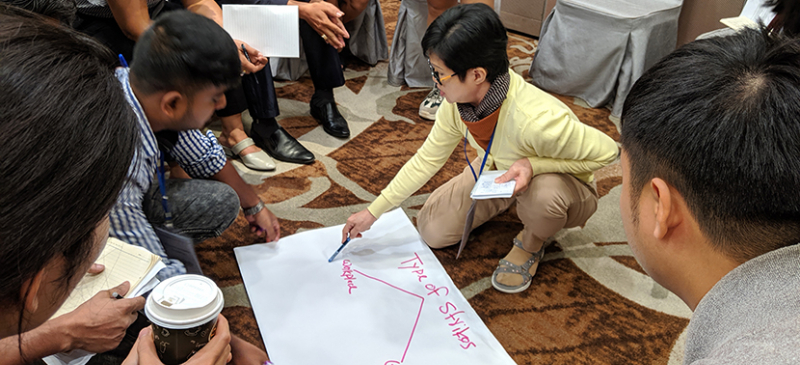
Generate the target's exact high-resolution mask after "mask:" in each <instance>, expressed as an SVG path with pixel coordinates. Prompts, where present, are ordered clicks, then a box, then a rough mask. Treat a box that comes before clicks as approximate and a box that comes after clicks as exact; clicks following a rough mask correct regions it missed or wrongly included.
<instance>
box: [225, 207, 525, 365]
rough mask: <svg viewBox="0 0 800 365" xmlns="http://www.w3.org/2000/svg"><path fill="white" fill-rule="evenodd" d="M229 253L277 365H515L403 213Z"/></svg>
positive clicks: (395, 212)
mask: <svg viewBox="0 0 800 365" xmlns="http://www.w3.org/2000/svg"><path fill="white" fill-rule="evenodd" d="M341 231H342V226H336V227H328V228H321V229H317V230H313V231H306V232H302V233H297V234H294V235H291V236H289V237H284V238H281V239H280V241H279V242H278V243H277V244H276V243H269V244H256V245H252V246H245V247H237V248H235V249H234V252H235V254H236V259H237V261H238V263H239V269H240V271H241V273H242V278H243V279H244V285H245V288H246V289H247V293H248V296H249V297H250V302H251V305H252V307H253V311H254V312H255V317H256V321H257V322H258V327H259V329H260V331H261V336H262V337H263V338H264V344H265V346H266V347H267V351H268V352H269V355H270V359H272V361H273V362H274V363H276V364H378V365H399V364H406V365H413V364H459V365H469V364H476V365H478V364H480V365H486V364H493V365H498V364H500V365H502V364H514V361H513V360H512V359H511V357H510V356H509V355H508V354H507V353H506V352H505V350H504V349H503V347H502V346H501V345H500V343H499V342H498V341H497V339H496V338H495V337H494V336H493V335H492V333H491V332H490V331H489V329H488V328H487V327H486V325H484V323H483V322H482V321H481V319H480V317H478V315H477V314H476V313H475V311H474V310H473V309H472V307H470V305H469V303H468V302H467V300H466V299H465V298H464V297H463V296H462V295H461V292H460V291H459V290H458V289H457V288H456V286H455V285H454V284H453V282H452V280H451V279H450V277H449V276H448V275H447V273H446V272H445V270H444V268H443V267H442V265H441V264H440V263H439V261H438V260H437V259H436V257H435V256H434V255H433V253H432V252H431V250H430V249H429V248H428V246H427V245H425V244H424V243H423V242H422V240H421V239H420V237H419V233H417V230H416V229H415V228H414V226H413V225H412V224H411V221H410V220H409V219H408V217H406V215H405V213H404V212H403V211H402V210H401V209H397V210H394V211H392V212H389V213H386V214H384V215H383V216H381V218H380V219H379V220H378V221H377V222H375V224H374V225H373V227H372V229H371V230H369V231H368V232H366V233H364V237H363V238H359V239H354V240H353V241H352V242H350V243H349V244H348V245H347V247H345V249H344V250H343V251H342V252H341V253H340V254H339V256H337V258H336V259H335V260H334V261H333V262H332V263H328V258H329V257H330V256H331V254H333V252H334V251H336V249H337V248H338V247H339V243H340V240H341Z"/></svg>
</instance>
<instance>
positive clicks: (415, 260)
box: [398, 252, 428, 283]
mask: <svg viewBox="0 0 800 365" xmlns="http://www.w3.org/2000/svg"><path fill="white" fill-rule="evenodd" d="M417 264H419V265H417ZM400 265H407V266H400V267H398V269H418V270H412V271H411V272H412V273H414V274H417V281H419V282H420V283H421V282H422V279H425V278H427V277H428V276H427V275H423V273H424V270H423V269H422V265H423V264H422V259H421V258H419V255H418V254H417V253H416V252H414V258H413V259H408V260H405V261H403V262H401V263H400Z"/></svg>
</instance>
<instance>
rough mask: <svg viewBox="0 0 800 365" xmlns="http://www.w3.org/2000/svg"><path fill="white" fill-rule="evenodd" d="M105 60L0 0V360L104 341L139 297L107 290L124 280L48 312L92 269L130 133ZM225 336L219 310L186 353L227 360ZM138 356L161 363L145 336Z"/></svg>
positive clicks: (102, 51)
mask: <svg viewBox="0 0 800 365" xmlns="http://www.w3.org/2000/svg"><path fill="white" fill-rule="evenodd" d="M50 65H58V67H53V68H48V67H50ZM115 66H116V57H115V56H114V55H113V54H111V53H110V52H109V51H108V50H107V49H106V48H105V47H103V46H101V45H100V44H99V43H96V42H95V41H92V40H90V39H89V38H87V37H85V36H83V35H81V34H79V33H77V32H74V31H72V30H69V29H67V28H65V27H62V26H57V25H54V24H53V23H52V22H50V21H48V20H47V19H46V18H44V17H41V16H37V15H36V14H33V13H30V12H27V11H24V10H21V9H18V8H15V7H12V6H8V5H5V4H0V90H3V92H2V93H0V135H2V136H5V137H6V139H5V140H4V143H3V144H0V155H2V156H3V157H4V158H3V159H2V161H0V242H1V243H2V244H0V278H2V280H0V307H2V308H3V309H4V310H3V311H0V364H25V363H30V362H31V361H32V360H35V359H38V358H41V357H44V356H47V355H51V354H54V353H57V352H62V351H68V350H71V349H73V348H82V349H85V350H89V351H92V350H94V351H99V350H98V349H102V348H105V349H108V348H110V347H114V346H116V344H117V343H119V341H120V339H121V338H122V335H123V333H124V329H125V328H126V327H127V326H128V325H129V324H130V323H131V322H132V321H133V318H135V316H136V314H135V311H136V310H138V309H140V308H141V307H142V306H143V305H144V298H141V297H139V298H131V299H116V298H113V292H114V291H116V292H117V294H120V293H125V292H127V290H128V288H129V284H127V283H125V284H122V285H120V286H119V287H117V288H113V289H111V290H107V291H101V292H100V293H98V294H97V295H95V296H94V297H93V298H92V299H91V300H90V301H89V302H87V303H86V304H84V306H87V305H88V306H87V307H84V308H83V309H81V308H79V309H78V310H76V312H78V311H82V312H81V313H83V314H81V315H75V316H72V317H69V318H72V319H73V320H70V321H65V320H59V318H62V317H66V315H65V316H62V317H59V318H57V319H54V320H48V319H49V318H50V317H52V315H53V314H54V313H55V312H56V310H57V309H58V308H59V307H60V306H61V305H62V304H63V303H64V301H65V300H66V299H67V297H68V296H69V295H70V293H71V291H72V290H73V289H74V288H75V286H76V285H77V284H78V282H79V281H80V279H81V278H83V276H84V275H85V274H86V273H87V272H89V273H91V272H97V271H99V270H102V268H101V267H97V266H96V265H93V262H94V261H95V260H96V258H97V257H98V255H99V254H100V252H101V251H102V249H103V247H104V245H105V241H106V238H107V237H108V229H109V228H108V227H109V222H108V212H109V210H110V209H111V206H112V205H113V204H114V202H115V201H116V198H117V196H118V194H119V192H120V189H121V188H122V184H123V181H124V178H125V175H126V173H127V171H128V163H129V162H130V160H131V159H132V158H133V155H134V150H135V148H136V145H137V143H138V138H137V129H136V128H137V127H136V120H135V116H134V115H133V113H132V111H131V110H130V108H129V107H128V106H127V102H126V100H125V97H124V95H123V93H122V90H121V89H120V88H119V83H118V81H117V79H116V78H115V77H114V73H113V70H114V67H115ZM76 95H79V96H80V97H79V98H76V97H75V96H76ZM110 121H113V123H112V122H110ZM54 136H56V137H57V138H53V137H54ZM87 142H91V143H87ZM82 307H83V306H82ZM106 310H114V311H118V312H116V314H115V315H105V314H104V311H106ZM87 314H88V315H87ZM110 317H115V318H110ZM78 319H80V320H78ZM105 319H108V321H106V320H105ZM150 338H152V333H151V332H149V330H148V329H145V330H144V331H142V332H141V333H140V339H150ZM229 341H230V332H229V331H228V325H227V321H226V320H225V318H224V317H222V316H219V317H218V319H217V331H216V335H215V336H214V338H213V339H212V340H211V341H210V342H209V343H208V345H206V346H205V347H204V348H203V349H201V350H200V351H198V352H197V354H195V356H194V357H192V360H191V361H190V362H188V363H191V364H224V363H226V362H227V361H229V360H230V359H231V355H230V345H229ZM66 342H69V343H66ZM139 363H141V364H148V365H149V364H159V363H160V362H159V361H158V360H157V355H156V351H155V348H154V344H153V342H152V341H151V340H150V341H142V340H140V341H138V342H137V343H136V346H135V347H134V350H133V351H132V352H131V354H130V356H129V357H128V359H126V364H130V365H133V364H139Z"/></svg>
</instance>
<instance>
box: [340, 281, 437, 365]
mask: <svg viewBox="0 0 800 365" xmlns="http://www.w3.org/2000/svg"><path fill="white" fill-rule="evenodd" d="M353 272H355V273H357V274H359V275H362V276H364V277H365V278H367V279H372V280H375V281H377V282H379V283H382V284H385V285H387V286H389V287H391V288H393V289H397V290H399V291H401V292H403V293H406V294H408V295H411V296H414V297H417V298H419V299H420V303H419V311H418V312H417V319H415V320H414V327H413V328H411V335H410V336H408V343H407V344H406V349H405V350H404V351H403V357H401V358H400V361H397V360H389V361H387V362H385V363H384V365H397V364H401V363H402V362H403V361H405V359H406V354H407V353H408V348H409V347H411V340H412V339H413V338H414V332H416V331H417V324H419V317H420V316H421V315H422V307H423V306H425V298H424V297H422V296H420V295H418V294H414V293H412V292H410V291H408V290H405V289H403V288H400V287H397V286H395V285H392V284H389V283H387V282H385V281H383V280H381V279H378V278H375V277H372V276H369V275H367V274H364V273H363V272H361V271H358V270H353Z"/></svg>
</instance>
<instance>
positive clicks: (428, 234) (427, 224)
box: [417, 214, 460, 248]
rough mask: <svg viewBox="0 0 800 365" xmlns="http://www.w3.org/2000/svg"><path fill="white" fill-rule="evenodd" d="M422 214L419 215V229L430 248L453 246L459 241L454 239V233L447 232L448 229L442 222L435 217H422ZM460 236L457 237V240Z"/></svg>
mask: <svg viewBox="0 0 800 365" xmlns="http://www.w3.org/2000/svg"><path fill="white" fill-rule="evenodd" d="M420 217H421V214H420V215H417V229H418V230H419V235H420V237H422V241H424V242H425V244H427V245H428V246H429V247H430V248H444V247H447V246H451V245H453V244H455V243H456V242H458V241H453V237H451V236H452V235H448V234H446V233H445V232H446V231H448V229H447V228H446V227H443V223H442V222H437V220H435V219H420ZM458 239H460V237H458V238H456V240H458Z"/></svg>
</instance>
